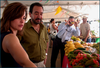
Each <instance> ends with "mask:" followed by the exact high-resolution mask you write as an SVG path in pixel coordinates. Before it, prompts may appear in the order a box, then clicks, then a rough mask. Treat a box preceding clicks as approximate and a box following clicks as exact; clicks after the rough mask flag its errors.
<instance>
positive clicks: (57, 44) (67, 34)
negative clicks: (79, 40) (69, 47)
mask: <svg viewBox="0 0 100 68" xmlns="http://www.w3.org/2000/svg"><path fill="white" fill-rule="evenodd" d="M73 22H74V23H75V24H74V25H75V27H76V29H74V28H73V27H72V25H73V24H72V23H73ZM77 25H78V24H77V23H76V22H75V21H74V17H73V16H70V17H69V19H68V21H67V22H63V23H61V24H60V25H59V26H58V30H59V31H58V33H57V36H56V39H55V40H54V42H53V49H52V54H51V67H55V63H56V59H57V56H58V53H59V49H61V66H62V61H63V57H64V54H65V52H64V45H65V44H66V41H68V40H70V38H71V37H72V35H75V36H80V30H79V28H78V27H77Z"/></svg>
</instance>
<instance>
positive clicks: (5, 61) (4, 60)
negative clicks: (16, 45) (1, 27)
mask: <svg viewBox="0 0 100 68" xmlns="http://www.w3.org/2000/svg"><path fill="white" fill-rule="evenodd" d="M10 33H11V32H5V33H1V45H0V47H1V66H2V67H21V66H20V65H19V64H18V63H17V62H16V61H15V60H14V59H13V57H12V56H11V54H10V53H6V52H4V50H3V48H2V41H3V39H4V37H5V36H6V35H8V34H10ZM12 42H13V40H12Z"/></svg>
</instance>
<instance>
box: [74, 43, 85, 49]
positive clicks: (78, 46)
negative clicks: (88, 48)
mask: <svg viewBox="0 0 100 68" xmlns="http://www.w3.org/2000/svg"><path fill="white" fill-rule="evenodd" d="M74 45H75V48H84V47H83V45H81V44H80V43H79V42H74Z"/></svg>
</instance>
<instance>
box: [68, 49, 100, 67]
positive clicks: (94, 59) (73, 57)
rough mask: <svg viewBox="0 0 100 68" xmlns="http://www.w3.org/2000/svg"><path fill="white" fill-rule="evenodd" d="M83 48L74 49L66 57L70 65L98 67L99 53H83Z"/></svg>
mask: <svg viewBox="0 0 100 68" xmlns="http://www.w3.org/2000/svg"><path fill="white" fill-rule="evenodd" d="M84 51H85V50H79V49H74V50H73V51H71V52H69V54H68V59H69V61H70V65H71V66H72V67H99V66H100V65H99V60H100V59H99V55H97V54H89V53H85V52H84Z"/></svg>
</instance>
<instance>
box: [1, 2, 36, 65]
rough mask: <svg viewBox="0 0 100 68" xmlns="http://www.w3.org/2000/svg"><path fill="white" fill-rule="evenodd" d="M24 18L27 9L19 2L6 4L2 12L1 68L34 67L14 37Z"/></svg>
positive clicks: (20, 28) (21, 26)
mask: <svg viewBox="0 0 100 68" xmlns="http://www.w3.org/2000/svg"><path fill="white" fill-rule="evenodd" d="M12 9H13V10H12ZM26 17H27V8H26V6H24V5H23V4H21V3H19V2H14V3H11V4H8V5H7V6H6V7H5V9H4V11H3V15H2V18H1V60H0V61H1V66H2V67H36V65H35V64H34V63H32V62H31V61H30V59H29V57H28V55H27V53H26V52H25V50H24V49H23V47H22V46H21V44H20V42H19V40H18V38H17V36H16V35H17V33H18V31H21V30H22V28H23V26H24V23H25V20H26Z"/></svg>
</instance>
